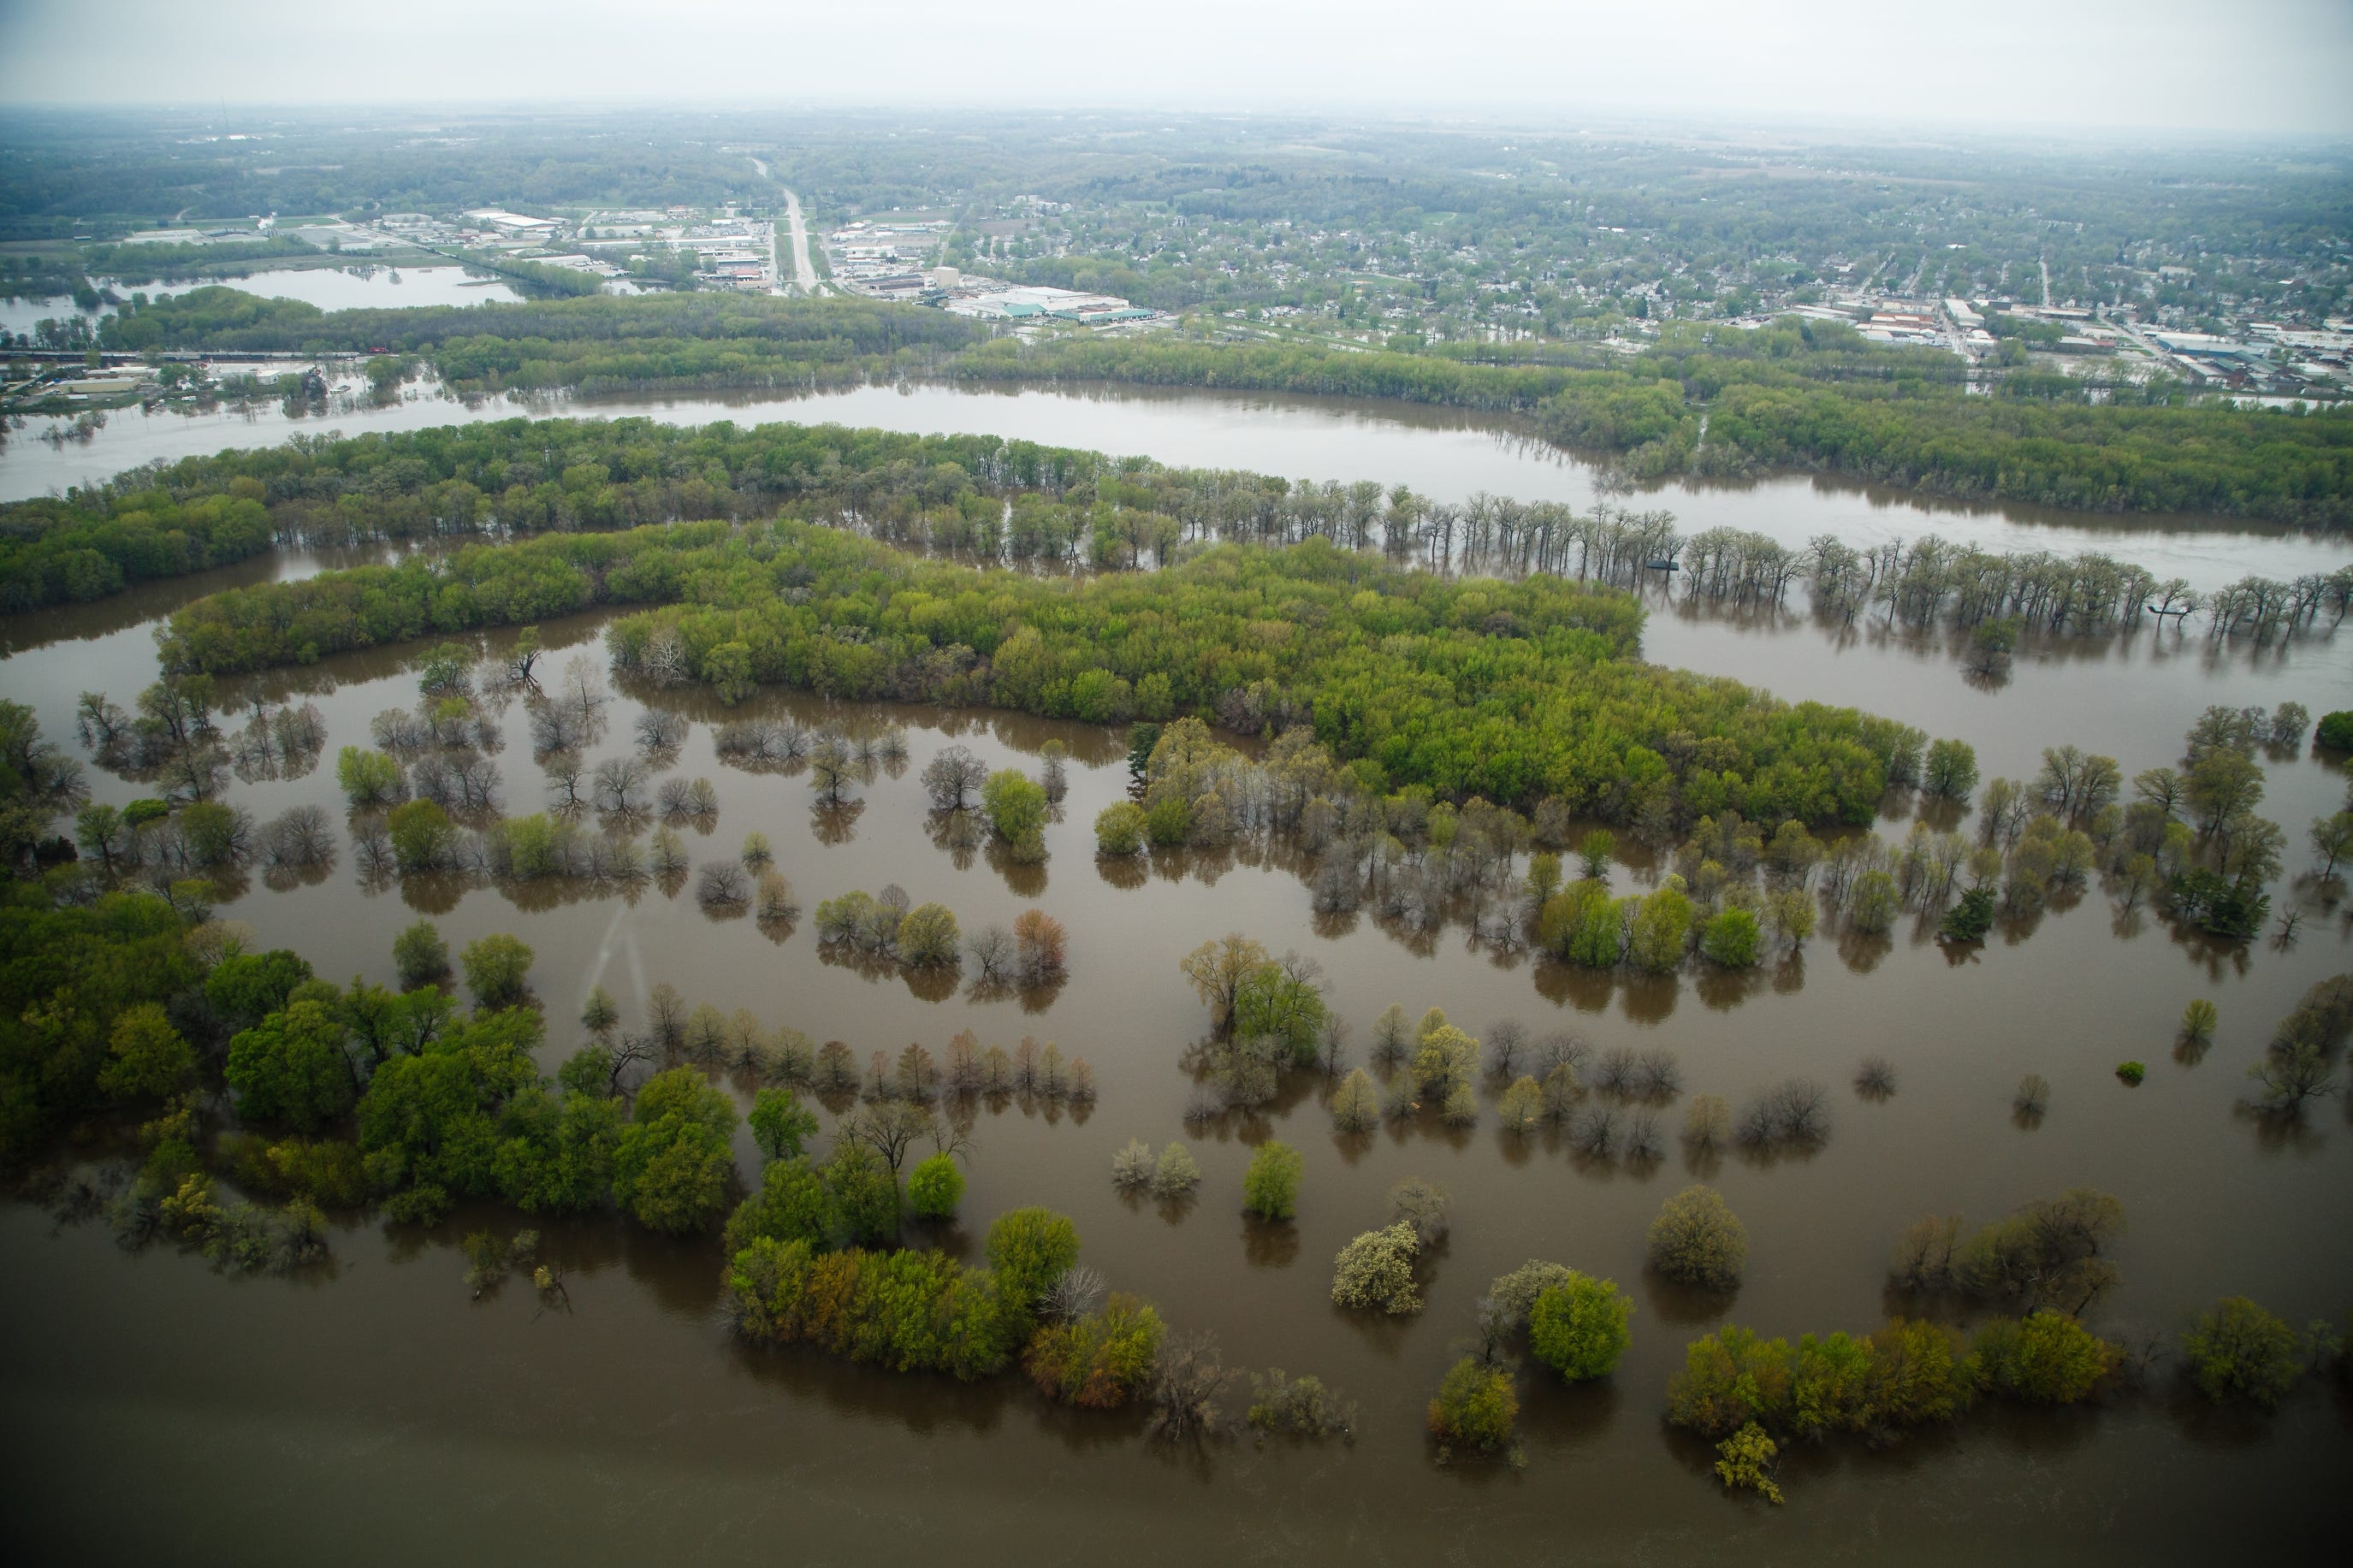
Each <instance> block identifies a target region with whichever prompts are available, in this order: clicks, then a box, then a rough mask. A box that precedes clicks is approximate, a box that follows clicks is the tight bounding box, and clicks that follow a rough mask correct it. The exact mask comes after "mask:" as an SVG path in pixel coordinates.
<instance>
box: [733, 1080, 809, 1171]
mask: <svg viewBox="0 0 2353 1568" xmlns="http://www.w3.org/2000/svg"><path fill="white" fill-rule="evenodd" d="M747 1120H748V1121H750V1122H751V1125H752V1142H754V1143H756V1144H758V1145H759V1147H760V1157H761V1158H762V1159H763V1160H771V1161H774V1160H789V1159H792V1158H794V1157H795V1156H796V1155H797V1154H799V1153H800V1152H801V1148H802V1146H803V1145H804V1144H805V1143H807V1142H808V1140H809V1139H811V1138H813V1137H815V1136H816V1135H817V1117H816V1115H815V1113H813V1112H812V1111H810V1110H808V1109H807V1107H805V1106H804V1105H802V1104H801V1100H800V1096H799V1095H797V1094H795V1093H794V1092H793V1091H792V1090H791V1089H761V1090H759V1091H758V1092H757V1093H755V1094H754V1095H753V1096H752V1114H751V1116H750V1117H749V1118H748V1119H747Z"/></svg>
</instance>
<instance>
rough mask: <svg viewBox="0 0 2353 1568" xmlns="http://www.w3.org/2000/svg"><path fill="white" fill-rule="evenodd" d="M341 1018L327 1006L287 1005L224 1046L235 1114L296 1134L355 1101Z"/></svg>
mask: <svg viewBox="0 0 2353 1568" xmlns="http://www.w3.org/2000/svg"><path fill="white" fill-rule="evenodd" d="M344 1039H345V1034H344V1029H343V1020H342V1019H341V1018H340V1017H338V1016H336V1014H335V1011H334V1009H333V1008H332V1006H330V1005H328V1004H327V1003H325V1002H322V1001H315V1000H310V999H303V1000H298V1001H292V1002H289V1003H288V1004H287V1005H286V1007H285V1008H284V1009H283V1010H282V1011H280V1012H276V1013H272V1014H270V1015H269V1016H268V1017H266V1018H264V1019H262V1020H261V1022H259V1024H256V1025H255V1026H253V1027H251V1028H249V1029H246V1030H243V1031H241V1032H239V1033H238V1034H237V1036H236V1037H233V1038H232V1039H231V1040H230V1041H229V1043H228V1067H227V1079H228V1086H229V1088H230V1089H233V1090H235V1091H236V1094H237V1114H238V1115H239V1116H242V1117H244V1118H245V1119H246V1120H247V1121H276V1122H282V1123H284V1124H285V1125H287V1126H289V1127H291V1128H292V1129H294V1130H295V1131H298V1132H311V1131H317V1130H318V1129H319V1128H321V1127H323V1126H326V1125H327V1124H328V1123H330V1122H332V1121H336V1120H337V1119H339V1118H341V1117H342V1116H343V1115H344V1114H345V1113H347V1112H348V1111H349V1110H351V1109H352V1105H353V1101H354V1100H357V1099H358V1097H359V1089H358V1084H357V1082H356V1080H355V1078H354V1074H353V1067H352V1061H351V1058H350V1056H349V1054H348V1053H347V1052H346V1051H345V1049H344Z"/></svg>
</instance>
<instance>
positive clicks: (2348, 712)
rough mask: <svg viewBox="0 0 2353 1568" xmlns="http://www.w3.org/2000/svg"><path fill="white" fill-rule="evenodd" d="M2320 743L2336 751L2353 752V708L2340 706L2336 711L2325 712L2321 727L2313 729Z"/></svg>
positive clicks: (2321, 718)
mask: <svg viewBox="0 0 2353 1568" xmlns="http://www.w3.org/2000/svg"><path fill="white" fill-rule="evenodd" d="M2313 733H2314V734H2315V735H2316V736H2317V737H2318V738H2319V741H2320V743H2321V744H2322V745H2324V746H2327V748H2328V749H2329V750H2331V751H2334V752H2353V709H2348V708H2340V709H2338V710H2337V711H2336V712H2334V713H2323V714H2322V715H2321V716H2320V724H2319V727H2318V728H2317V729H2316V730H2315V731H2313Z"/></svg>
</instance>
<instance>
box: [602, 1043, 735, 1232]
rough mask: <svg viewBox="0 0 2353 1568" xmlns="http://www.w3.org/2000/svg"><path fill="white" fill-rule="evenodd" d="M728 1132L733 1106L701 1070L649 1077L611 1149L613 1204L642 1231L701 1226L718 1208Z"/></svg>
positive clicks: (727, 1168)
mask: <svg viewBox="0 0 2353 1568" xmlns="http://www.w3.org/2000/svg"><path fill="white" fill-rule="evenodd" d="M734 1131H735V1106H734V1102H733V1101H732V1100H729V1099H728V1098H727V1096H726V1095H724V1094H723V1093H722V1092H720V1091H719V1090H718V1089H713V1088H712V1086H711V1085H710V1084H708V1083H706V1082H705V1081H703V1078H702V1074H701V1073H699V1072H697V1071H695V1070H694V1069H693V1068H682V1067H681V1068H670V1070H669V1071H668V1072H660V1073H656V1074H655V1075H654V1076H653V1077H652V1078H650V1079H647V1080H646V1084H645V1087H644V1088H643V1089H639V1090H638V1101H637V1107H636V1110H635V1112H634V1114H633V1115H632V1117H631V1119H630V1121H629V1125H628V1126H627V1127H625V1128H623V1129H622V1130H621V1135H620V1141H619V1142H618V1144H617V1147H616V1148H615V1150H614V1152H613V1197H614V1200H615V1201H616V1202H617V1203H618V1204H619V1205H621V1208H622V1210H623V1212H624V1213H626V1214H628V1215H629V1216H630V1217H631V1218H633V1219H635V1220H636V1221H637V1222H638V1224H640V1225H642V1226H647V1227H648V1228H649V1229H652V1230H664V1231H669V1232H670V1233H672V1234H673V1235H681V1236H683V1235H687V1234H690V1233H691V1232H694V1231H698V1230H702V1229H704V1228H706V1227H707V1226H709V1225H710V1224H711V1222H712V1220H714V1219H716V1218H718V1217H719V1214H720V1212H721V1210H722V1209H723V1208H724V1207H725V1206H726V1200H727V1185H728V1182H729V1181H730V1179H731V1178H732V1177H733V1175H734V1173H735V1160H734V1156H733V1153H732V1152H730V1151H729V1148H728V1140H729V1138H730V1137H731V1136H732V1135H733V1132H734Z"/></svg>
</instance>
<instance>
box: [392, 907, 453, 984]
mask: <svg viewBox="0 0 2353 1568" xmlns="http://www.w3.org/2000/svg"><path fill="white" fill-rule="evenodd" d="M392 963H393V967H394V968H395V969H396V970H397V971H398V972H399V974H400V988H401V989H402V990H403V991H414V990H416V989H417V987H418V986H420V985H438V984H440V983H441V982H442V981H444V980H447V979H448V977H449V944H448V942H443V941H442V940H441V933H440V931H438V930H437V929H436V928H435V927H434V924H433V922H432V921H417V923H416V924H415V925H412V926H410V927H408V928H407V929H406V930H405V931H402V932H401V933H400V934H399V935H398V936H396V937H394V938H393V939H392Z"/></svg>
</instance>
